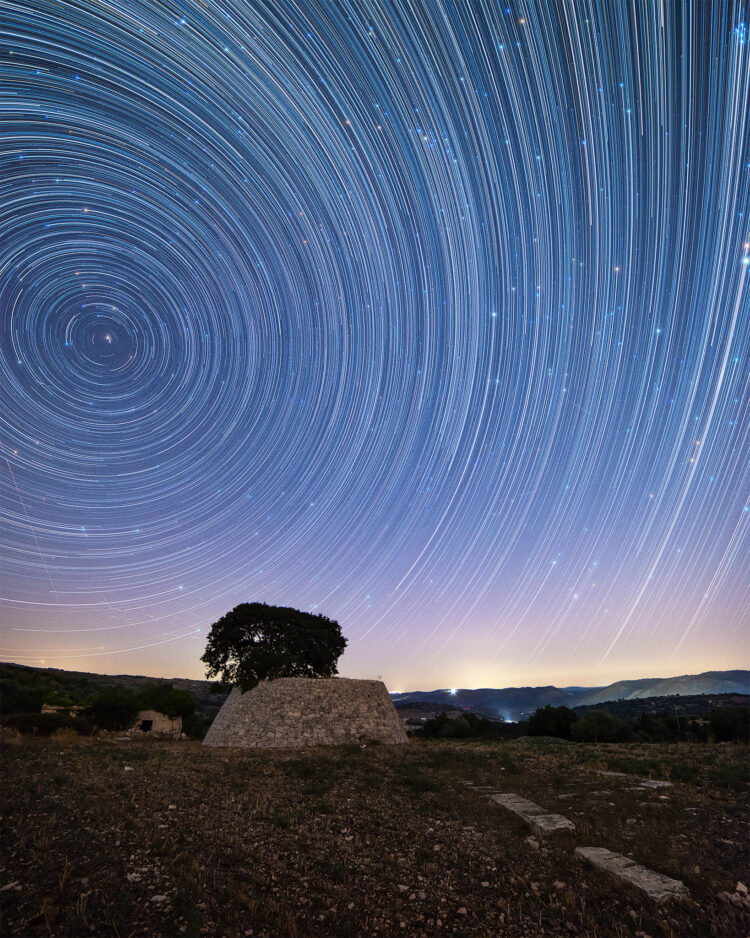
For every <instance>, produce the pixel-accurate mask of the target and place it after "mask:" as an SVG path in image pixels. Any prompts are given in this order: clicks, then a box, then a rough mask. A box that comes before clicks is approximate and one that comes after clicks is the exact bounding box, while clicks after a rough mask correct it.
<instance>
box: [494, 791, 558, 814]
mask: <svg viewBox="0 0 750 938" xmlns="http://www.w3.org/2000/svg"><path fill="white" fill-rule="evenodd" d="M490 801H494V802H495V804H499V805H500V806H501V807H503V808H505V809H506V810H508V811H510V812H512V813H513V814H517V815H518V816H519V817H522V818H523V819H524V820H526V819H527V818H529V817H532V816H533V815H535V814H546V813H547V812H546V811H545V809H544V808H540V807H539V805H538V804H534V802H533V801H527V800H526V799H525V798H521V796H520V795H514V794H511V793H510V792H498V793H497V794H495V795H490Z"/></svg>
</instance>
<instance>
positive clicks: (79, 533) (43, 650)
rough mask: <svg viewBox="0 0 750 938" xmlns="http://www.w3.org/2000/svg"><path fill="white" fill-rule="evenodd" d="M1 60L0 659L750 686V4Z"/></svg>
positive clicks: (386, 9) (68, 18)
mask: <svg viewBox="0 0 750 938" xmlns="http://www.w3.org/2000/svg"><path fill="white" fill-rule="evenodd" d="M0 67H1V69H2V71H1V72H0V87H1V89H2V92H1V94H2V97H1V101H0V108H1V114H2V152H1V154H0V159H1V167H0V189H1V191H2V199H1V206H0V211H1V216H0V240H1V246H0V310H1V325H2V392H1V393H2V408H1V409H0V447H1V448H2V460H1V461H0V480H1V484H2V504H3V521H4V523H3V529H4V537H3V572H2V579H1V583H0V586H1V589H0V592H1V593H2V620H3V623H2V647H0V654H1V655H2V657H3V659H4V660H13V661H18V662H21V663H27V664H39V663H42V662H43V663H45V664H47V665H49V666H59V667H64V668H81V669H85V670H92V671H96V670H99V671H105V672H110V673H123V672H130V673H147V674H155V675H159V674H161V675H166V676H173V675H183V676H196V677H198V676H202V669H201V666H200V662H199V657H200V655H201V654H202V652H203V649H204V647H205V639H206V632H207V629H208V628H209V627H210V624H211V623H212V622H213V621H215V620H216V619H217V618H218V617H219V616H221V615H222V614H223V613H224V612H226V611H227V610H228V609H230V608H232V607H233V606H234V605H236V604H237V603H239V602H245V601H262V602H269V603H277V604H280V605H291V606H295V607H298V608H301V609H310V610H314V611H319V612H323V613H325V614H326V615H329V616H331V617H333V618H337V619H338V620H339V621H340V622H341V625H342V628H343V631H344V634H345V635H346V636H347V637H348V638H349V649H348V651H347V653H346V655H345V656H344V658H343V659H342V661H341V664H340V669H341V671H342V673H344V674H347V675H350V676H375V675H378V674H382V676H383V678H384V679H385V680H386V682H387V683H388V685H389V687H390V688H391V689H398V687H399V686H402V687H404V688H406V687H411V688H416V687H425V688H427V687H435V686H482V685H483V686H503V685H507V684H511V683H516V684H518V683H541V682H557V683H565V682H567V683H597V682H600V683H605V682H607V681H609V680H610V679H612V680H614V679H616V678H619V677H639V676H649V675H654V674H678V673H684V672H694V671H697V670H707V669H708V668H711V667H717V668H722V667H738V666H742V663H743V661H744V662H745V663H746V662H747V641H746V637H745V636H746V632H745V629H746V626H747V623H748V621H750V616H749V615H748V613H749V611H750V609H749V607H750V602H749V600H750V592H749V590H748V570H749V569H750V564H749V563H748V558H749V557H750V551H749V550H748V546H749V545H748V522H750V513H749V512H748V498H749V494H750V472H749V471H748V466H749V465H750V459H749V456H750V453H749V452H748V436H749V435H750V419H749V417H750V391H749V389H748V384H749V382H748V376H749V375H750V341H749V340H750V99H749V92H750V4H748V3H731V2H721V3H705V2H701V3H694V4H693V3H687V2H686V3H683V4H678V3H664V4H661V3H657V2H643V3H633V4H625V3H603V4H598V3H586V2H571V3H562V2H558V3H552V2H547V0H544V2H539V3H518V2H513V3H507V4H506V3H503V2H501V3H499V4H497V3H489V2H486V0H476V2H472V3H455V4H454V3H447V2H442V0H414V2H401V0H388V2H382V3H377V4H376V3H354V2H351V3H348V2H335V0H324V2H319V3H318V2H314V0H309V2H293V0H275V2H258V0H253V2H252V3H251V2H246V0H231V2H223V0H222V2H214V0H208V2H197V0H196V2H181V3H164V2H161V0H148V2H139V0H136V2H134V0H118V2H117V3H110V2H104V0H100V2H99V0H80V2H68V0H60V2H51V0H24V2H20V3H19V2H15V0H10V2H9V3H8V4H7V5H6V6H5V12H4V20H3V23H2V25H0Z"/></svg>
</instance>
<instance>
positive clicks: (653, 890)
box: [574, 847, 688, 902]
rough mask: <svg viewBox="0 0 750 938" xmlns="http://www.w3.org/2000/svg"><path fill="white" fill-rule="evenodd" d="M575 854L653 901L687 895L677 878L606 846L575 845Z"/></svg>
mask: <svg viewBox="0 0 750 938" xmlns="http://www.w3.org/2000/svg"><path fill="white" fill-rule="evenodd" d="M574 853H575V855H576V856H578V857H581V859H583V860H588V862H589V863H591V864H593V865H594V866H595V867H597V868H598V869H600V870H604V871H605V872H606V873H610V874H611V875H612V876H615V877H617V878H618V879H621V880H623V881H624V882H626V883H629V884H630V885H631V886H635V887H636V888H637V889H640V890H641V891H642V892H645V893H646V895H647V896H648V897H649V898H650V899H653V900H654V901H655V902H666V901H667V900H668V899H681V898H683V897H684V896H687V895H688V889H687V887H686V886H685V884H684V883H683V882H681V881H680V880H679V879H672V878H671V877H670V876H665V875H664V874H663V873H656V872H655V871H654V870H649V869H648V868H647V867H645V866H641V865H640V864H639V863H636V862H635V860H631V859H630V858H629V857H625V856H623V855H622V854H621V853H614V852H613V851H612V850H607V848H606V847H576V848H575V851H574Z"/></svg>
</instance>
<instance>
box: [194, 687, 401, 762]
mask: <svg viewBox="0 0 750 938" xmlns="http://www.w3.org/2000/svg"><path fill="white" fill-rule="evenodd" d="M368 740H373V741H377V742H381V743H405V742H407V741H408V737H407V735H406V731H405V730H404V727H403V724H402V722H401V719H400V717H399V715H398V713H397V712H396V708H395V707H394V706H393V703H392V701H391V698H390V697H389V696H388V691H387V690H386V687H385V684H384V683H383V682H382V681H359V680H352V679H350V678H343V677H333V678H306V677H282V678H278V679H277V680H275V681H263V682H262V683H260V684H258V686H257V687H254V688H252V690H249V691H246V692H245V693H244V694H243V693H242V691H241V690H240V689H239V688H238V687H235V688H234V689H233V690H232V692H231V693H230V695H229V696H228V697H227V699H226V700H225V702H224V705H223V707H222V708H221V710H220V711H219V712H218V714H217V715H216V719H215V720H214V722H213V723H212V724H211V727H210V728H209V730H208V733H206V737H205V739H204V740H203V745H204V746H237V747H249V748H257V749H276V748H278V749H281V748H297V747H303V746H340V745H345V744H351V743H359V742H367V741H368Z"/></svg>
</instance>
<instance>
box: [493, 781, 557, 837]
mask: <svg viewBox="0 0 750 938" xmlns="http://www.w3.org/2000/svg"><path fill="white" fill-rule="evenodd" d="M490 801H494V802H495V804H499V805H500V806H501V807H503V808H505V810H506V811H510V812H511V814H515V815H516V817H520V818H521V820H522V821H524V823H526V824H528V825H529V827H530V828H531V829H532V830H533V831H534V833H535V834H538V835H540V836H542V837H543V836H545V834H553V833H555V832H556V831H574V830H575V829H576V826H575V824H574V823H573V822H572V821H571V820H569V819H568V818H566V817H563V816H562V814H552V813H550V812H549V811H547V809H546V808H542V807H540V806H539V805H538V804H534V802H533V801H527V800H526V799H525V798H521V797H520V796H519V795H515V794H513V793H511V792H498V793H497V794H494V795H490Z"/></svg>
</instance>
